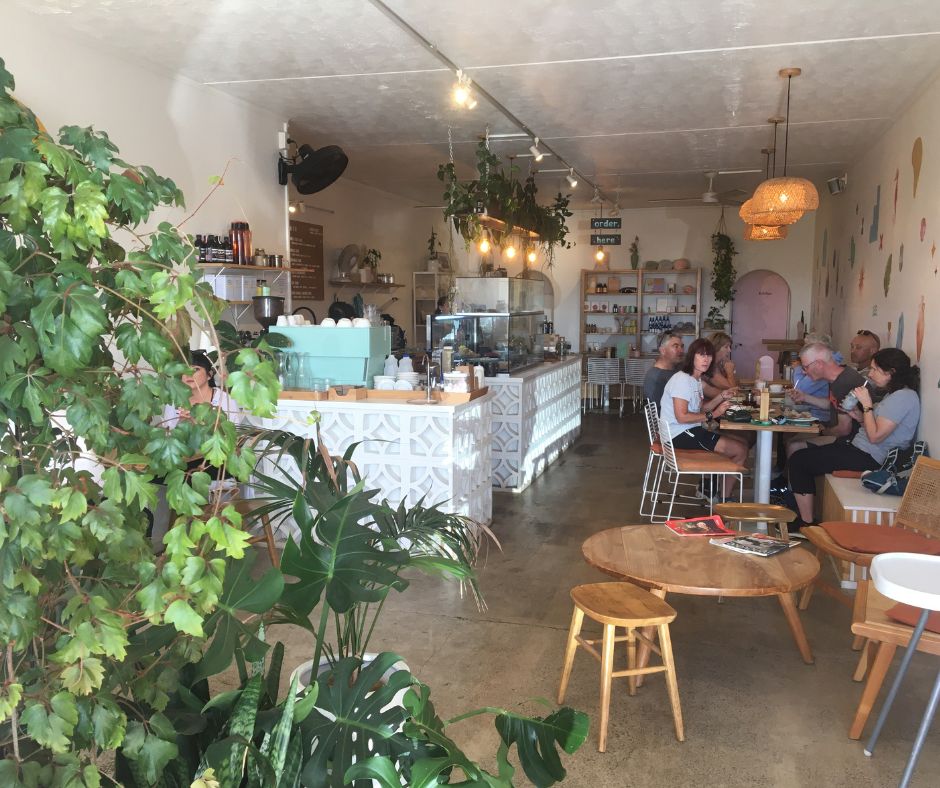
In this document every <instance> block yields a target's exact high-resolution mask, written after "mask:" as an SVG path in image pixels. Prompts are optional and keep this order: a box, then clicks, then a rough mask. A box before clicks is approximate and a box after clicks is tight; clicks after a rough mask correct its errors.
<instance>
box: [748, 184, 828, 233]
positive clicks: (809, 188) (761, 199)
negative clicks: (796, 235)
mask: <svg viewBox="0 0 940 788" xmlns="http://www.w3.org/2000/svg"><path fill="white" fill-rule="evenodd" d="M751 206H752V211H753V212H754V214H755V215H757V217H758V218H760V219H765V218H768V217H771V216H775V215H778V214H783V213H787V214H793V213H795V214H797V217H796V219H793V221H781V222H779V224H793V223H794V222H796V221H797V220H798V219H799V218H800V217H801V216H802V215H803V214H804V213H805V212H806V211H815V210H816V209H817V208H818V207H819V192H817V191H816V187H815V186H813V184H812V183H811V182H810V181H808V180H806V178H794V177H793V176H792V175H785V176H783V177H782V178H771V179H770V180H767V181H764V182H763V183H762V184H761V185H760V186H758V187H757V189H755V191H754V196H753V197H751Z"/></svg>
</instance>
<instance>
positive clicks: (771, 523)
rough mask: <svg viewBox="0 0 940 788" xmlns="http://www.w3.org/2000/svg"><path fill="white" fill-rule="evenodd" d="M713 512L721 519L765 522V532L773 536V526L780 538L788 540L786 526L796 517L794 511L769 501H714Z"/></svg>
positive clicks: (741, 521) (788, 534) (788, 535)
mask: <svg viewBox="0 0 940 788" xmlns="http://www.w3.org/2000/svg"><path fill="white" fill-rule="evenodd" d="M714 511H715V514H717V515H718V516H719V517H721V519H722V520H730V521H737V522H739V523H767V533H768V534H769V535H770V536H774V533H773V531H774V527H776V530H777V533H778V535H779V537H780V538H781V539H783V540H784V541H785V542H789V541H790V533H789V531H788V530H787V526H788V525H789V524H790V523H792V522H793V521H794V520H795V519H796V512H794V511H793V510H792V509H787V507H786V506H777V505H775V504H771V503H716V504H715V509H714Z"/></svg>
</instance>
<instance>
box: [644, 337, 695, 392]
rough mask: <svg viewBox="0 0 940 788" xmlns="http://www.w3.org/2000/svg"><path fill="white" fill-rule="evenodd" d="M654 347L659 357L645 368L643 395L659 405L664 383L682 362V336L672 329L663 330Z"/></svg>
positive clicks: (683, 348)
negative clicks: (657, 350)
mask: <svg viewBox="0 0 940 788" xmlns="http://www.w3.org/2000/svg"><path fill="white" fill-rule="evenodd" d="M656 347H657V348H658V349H659V358H657V359H656V363H655V364H653V366H651V367H650V368H649V369H648V370H646V375H645V376H644V378H643V396H644V397H646V399H648V400H649V401H650V402H655V403H656V404H657V405H659V402H660V400H661V399H662V398H663V389H664V388H666V383H667V382H668V381H669V379H670V378H671V377H672V376H673V375H674V374H675V373H676V370H677V369H678V368H679V365H680V364H681V363H682V356H683V354H684V353H685V346H684V345H683V344H682V337H680V336H679V335H677V334H673V333H672V331H663V332H662V333H661V334H660V335H659V336H657V337H656Z"/></svg>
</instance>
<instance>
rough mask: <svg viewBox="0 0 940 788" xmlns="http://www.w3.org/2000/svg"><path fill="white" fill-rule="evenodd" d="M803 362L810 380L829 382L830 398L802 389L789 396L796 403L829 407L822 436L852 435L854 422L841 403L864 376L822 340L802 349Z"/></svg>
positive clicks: (841, 436)
mask: <svg viewBox="0 0 940 788" xmlns="http://www.w3.org/2000/svg"><path fill="white" fill-rule="evenodd" d="M800 364H801V365H802V367H803V371H804V372H805V373H806V375H807V377H809V378H810V380H814V381H820V380H822V381H826V382H827V383H828V384H829V393H828V395H827V397H825V398H823V397H815V396H812V395H810V394H806V393H804V392H803V391H801V390H800V389H797V388H795V389H793V391H791V392H790V399H792V400H793V402H794V403H796V404H798V405H799V404H806V405H810V406H815V407H817V408H822V409H826V410H828V418H827V419H826V420H825V422H824V423H825V425H826V428H825V429H824V430H823V432H822V434H823V435H828V436H833V437H836V438H844V437H848V436H851V434H852V432H853V431H854V427H853V424H854V422H853V421H852V419H851V418H850V417H849V415H848V414H847V413H843V412H841V411H840V409H839V403H840V402H842V400H843V399H845V395H846V394H848V393H849V392H850V391H851V390H852V389H854V388H856V387H858V386H861V385H862V384H864V382H865V378H863V377H862V376H861V375H859V374H858V372H856V371H855V370H854V369H852V368H851V367H847V366H845V365H844V364H840V363H839V362H838V361H837V360H836V355H835V353H834V351H833V350H832V348H831V347H829V346H828V345H825V344H823V343H822V342H812V343H810V344H808V345H804V346H803V349H802V350H801V351H800Z"/></svg>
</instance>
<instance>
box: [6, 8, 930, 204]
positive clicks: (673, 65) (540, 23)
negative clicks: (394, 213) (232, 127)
mask: <svg viewBox="0 0 940 788" xmlns="http://www.w3.org/2000/svg"><path fill="white" fill-rule="evenodd" d="M14 1H15V2H16V3H18V4H19V5H21V6H23V7H24V8H27V9H29V10H32V11H33V12H34V13H37V14H43V15H44V16H43V24H54V25H63V26H65V27H66V28H68V29H70V30H72V31H73V32H75V33H78V34H80V35H81V36H82V37H83V38H84V39H85V40H88V41H89V42H94V44H95V45H97V46H103V47H106V48H109V49H111V50H113V51H115V52H116V53H117V54H118V55H122V56H126V57H128V58H134V59H135V60H138V61H139V60H141V59H143V60H147V61H150V62H151V63H152V64H153V65H154V66H156V67H157V68H159V69H160V70H163V71H168V72H171V73H174V74H181V75H183V76H185V77H187V78H189V79H192V80H194V81H196V82H200V83H205V84H210V85H213V86H214V87H215V88H216V89H218V90H222V91H224V92H226V93H229V94H231V95H233V96H237V97H239V98H241V99H244V100H246V101H249V102H251V103H253V104H256V105H258V106H262V107H265V108H267V109H269V110H272V111H273V112H275V113H277V114H279V115H282V116H283V117H284V118H287V119H290V121H291V123H292V126H291V129H292V134H293V136H294V137H295V138H297V139H298V142H307V143H309V144H311V145H312V146H313V147H320V146H322V145H327V144H339V145H341V146H342V147H343V148H344V149H345V151H346V152H347V154H348V155H349V159H350V164H349V168H348V169H347V171H346V175H345V176H344V177H349V178H352V179H355V180H358V181H361V182H363V183H366V184H369V185H371V186H375V187H377V188H381V189H384V190H386V191H390V192H394V193H397V194H401V195H403V196H406V197H409V198H411V199H413V200H416V201H418V202H431V203H434V202H437V201H439V200H440V192H441V187H440V183H439V182H438V180H437V178H436V172H437V165H438V164H440V163H441V162H444V161H446V160H447V156H448V145H447V130H448V127H450V128H451V129H452V135H453V139H454V143H455V144H454V156H455V158H456V160H457V162H458V164H459V165H461V167H460V171H461V172H462V173H464V174H466V175H467V176H468V177H469V176H470V174H471V169H470V167H471V165H472V163H473V148H474V146H475V145H476V142H477V140H478V138H479V135H480V134H481V133H482V132H483V130H484V129H485V128H486V127H487V126H489V129H490V131H491V133H509V132H516V131H519V129H518V127H517V126H516V125H515V124H514V123H513V122H512V121H511V120H509V119H508V118H506V117H504V116H503V115H502V114H501V113H500V112H499V110H498V109H497V108H496V107H494V106H493V105H491V104H490V103H489V102H487V101H486V100H481V101H480V104H479V106H478V107H477V108H476V109H474V110H472V111H468V110H459V109H457V108H456V107H454V106H453V105H452V104H451V102H450V97H449V96H450V89H451V86H452V85H453V82H454V75H453V74H452V73H451V72H450V71H448V70H447V68H446V67H445V66H444V65H443V64H442V63H441V62H440V60H439V59H438V58H436V57H435V56H434V55H433V54H432V53H431V52H429V51H428V50H427V49H426V48H424V47H423V46H422V45H421V44H420V43H419V42H418V41H417V40H416V39H415V38H414V37H413V36H411V35H410V34H408V33H407V32H406V31H404V30H402V29H401V28H400V27H399V26H397V25H396V24H395V23H394V22H393V21H392V20H391V19H390V18H389V17H388V16H387V15H385V14H383V13H381V12H380V11H379V10H378V9H377V8H376V7H375V6H374V5H373V4H372V3H370V2H369V1H368V0H201V1H200V2H194V1H193V0H160V1H159V2H154V0H14ZM385 2H386V4H387V5H388V6H389V7H390V8H391V9H392V10H394V12H395V13H396V14H398V15H400V16H401V17H402V18H403V19H404V20H405V21H406V22H407V23H408V24H409V25H411V26H412V27H413V28H414V29H415V30H417V31H418V32H419V33H420V34H421V35H422V36H423V37H424V38H426V39H427V40H428V41H430V42H431V43H432V44H434V45H435V46H436V47H437V49H438V50H439V51H440V52H441V53H443V54H444V55H446V57H448V58H449V59H450V60H452V61H453V62H455V63H456V64H457V65H458V66H460V67H462V68H463V69H464V71H465V72H467V73H468V74H469V75H470V76H471V77H472V78H473V79H474V81H475V82H476V83H477V84H478V85H479V86H480V87H482V88H483V89H484V90H485V91H487V92H488V93H489V94H490V95H492V96H493V97H494V98H495V99H496V100H497V101H498V102H500V103H501V104H502V105H503V106H505V107H506V108H507V109H509V111H510V112H511V113H512V114H513V115H515V116H516V117H517V118H518V119H519V120H521V121H522V122H523V123H525V124H526V125H527V126H528V127H529V128H530V129H532V130H533V131H534V132H535V133H537V134H538V135H539V136H540V137H541V138H542V139H543V140H545V141H546V142H547V143H548V144H549V145H550V146H551V147H552V148H553V149H554V150H555V151H557V153H558V154H559V155H560V156H561V157H562V158H563V159H564V160H565V161H566V162H567V164H568V165H571V166H573V167H575V168H576V169H577V170H578V171H579V172H580V173H581V174H582V175H583V176H584V177H586V178H588V179H589V180H591V181H593V182H595V183H596V184H597V185H598V186H599V187H600V188H601V189H602V190H603V193H604V195H605V197H608V198H610V200H611V201H613V200H619V202H620V204H621V206H622V207H631V206H641V205H642V206H645V205H649V204H650V203H648V202H647V200H648V199H649V198H653V197H679V196H686V195H693V194H698V193H700V192H702V191H703V190H704V187H705V179H704V178H703V176H702V172H703V171H704V170H708V169H718V170H727V169H730V170H737V169H748V168H762V167H763V159H762V157H761V154H760V149H761V148H762V147H765V146H767V145H768V144H769V142H770V139H771V137H772V132H771V127H770V126H769V125H768V124H767V119H768V118H769V117H770V116H772V115H775V114H782V113H783V111H784V109H785V101H786V82H785V80H781V79H780V78H779V77H778V76H777V72H778V70H779V69H780V68H784V67H788V66H799V67H801V68H802V69H803V76H802V77H800V78H799V79H796V80H794V82H793V92H792V102H791V124H790V146H789V170H790V172H793V173H794V174H798V175H803V176H804V177H809V178H812V179H814V180H815V181H817V183H822V181H823V180H825V179H826V178H831V177H833V176H835V175H838V174H841V173H842V172H843V171H844V170H845V169H846V167H847V166H848V165H849V164H850V163H851V162H852V161H853V160H854V159H855V158H857V157H858V156H859V155H860V154H861V153H862V152H863V151H864V150H865V149H866V148H867V147H868V146H869V145H871V144H872V143H873V142H874V141H875V140H876V139H877V138H878V137H879V136H880V135H881V134H882V133H883V132H884V131H885V130H886V129H887V128H888V126H890V124H891V123H892V121H893V119H894V118H895V117H896V115H897V114H898V113H899V111H900V110H902V109H903V108H904V106H905V105H906V104H907V103H908V102H909V101H910V100H911V99H912V98H914V97H915V96H916V95H917V94H918V93H919V92H920V91H921V90H922V88H923V86H924V84H925V82H927V81H928V80H929V79H930V78H931V77H932V76H933V75H934V74H935V73H936V72H937V71H938V69H940V3H938V2H936V0H894V2H892V3H886V2H884V0H850V2H846V0H790V2H786V3H781V2H777V1H776V0H708V1H707V2H706V1H705V0H592V2H590V3H585V2H580V3H576V2H572V1H571V0H555V1H554V2H545V1H544V0H542V1H540V2H536V1H535V0H515V2H513V1H512V0H474V1H473V2H472V3H458V2H456V1H455V0H385ZM142 41H144V42H146V45H145V46H141V42H142ZM781 138H782V134H781ZM273 144H274V142H273V141H272V145H273ZM529 144H530V143H529V142H528V141H494V142H493V143H492V146H493V149H494V150H495V151H497V152H499V153H501V154H504V155H507V156H508V155H510V154H518V153H524V152H525V151H526V148H527V147H528V145H529ZM782 149H783V144H782V139H781V140H780V145H779V150H780V154H779V155H778V166H782V158H783V155H782ZM529 161H530V160H527V159H521V160H519V162H521V164H522V168H523V171H525V170H526V168H527V167H528V166H529V164H528V162H529ZM519 162H517V163H519ZM542 166H543V167H558V166H560V164H559V163H558V160H557V159H551V158H547V159H546V160H545V162H544V163H543V165H542ZM761 178H762V175H759V174H744V175H722V176H719V178H718V180H717V181H716V189H718V190H725V189H731V188H743V189H748V190H750V189H753V187H754V186H755V185H756V184H757V183H758V182H759V181H760V180H761ZM539 183H540V188H541V189H542V190H543V191H554V190H558V189H559V188H561V187H562V186H565V184H564V181H563V176H562V175H549V174H543V175H542V176H540V178H539ZM565 190H566V191H567V190H568V189H567V186H565ZM574 196H575V197H576V198H577V200H576V201H575V203H576V204H582V205H583V204H586V202H587V200H588V199H589V198H590V196H591V193H590V190H589V189H586V188H583V187H580V188H579V189H578V190H576V192H575V193H574Z"/></svg>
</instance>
